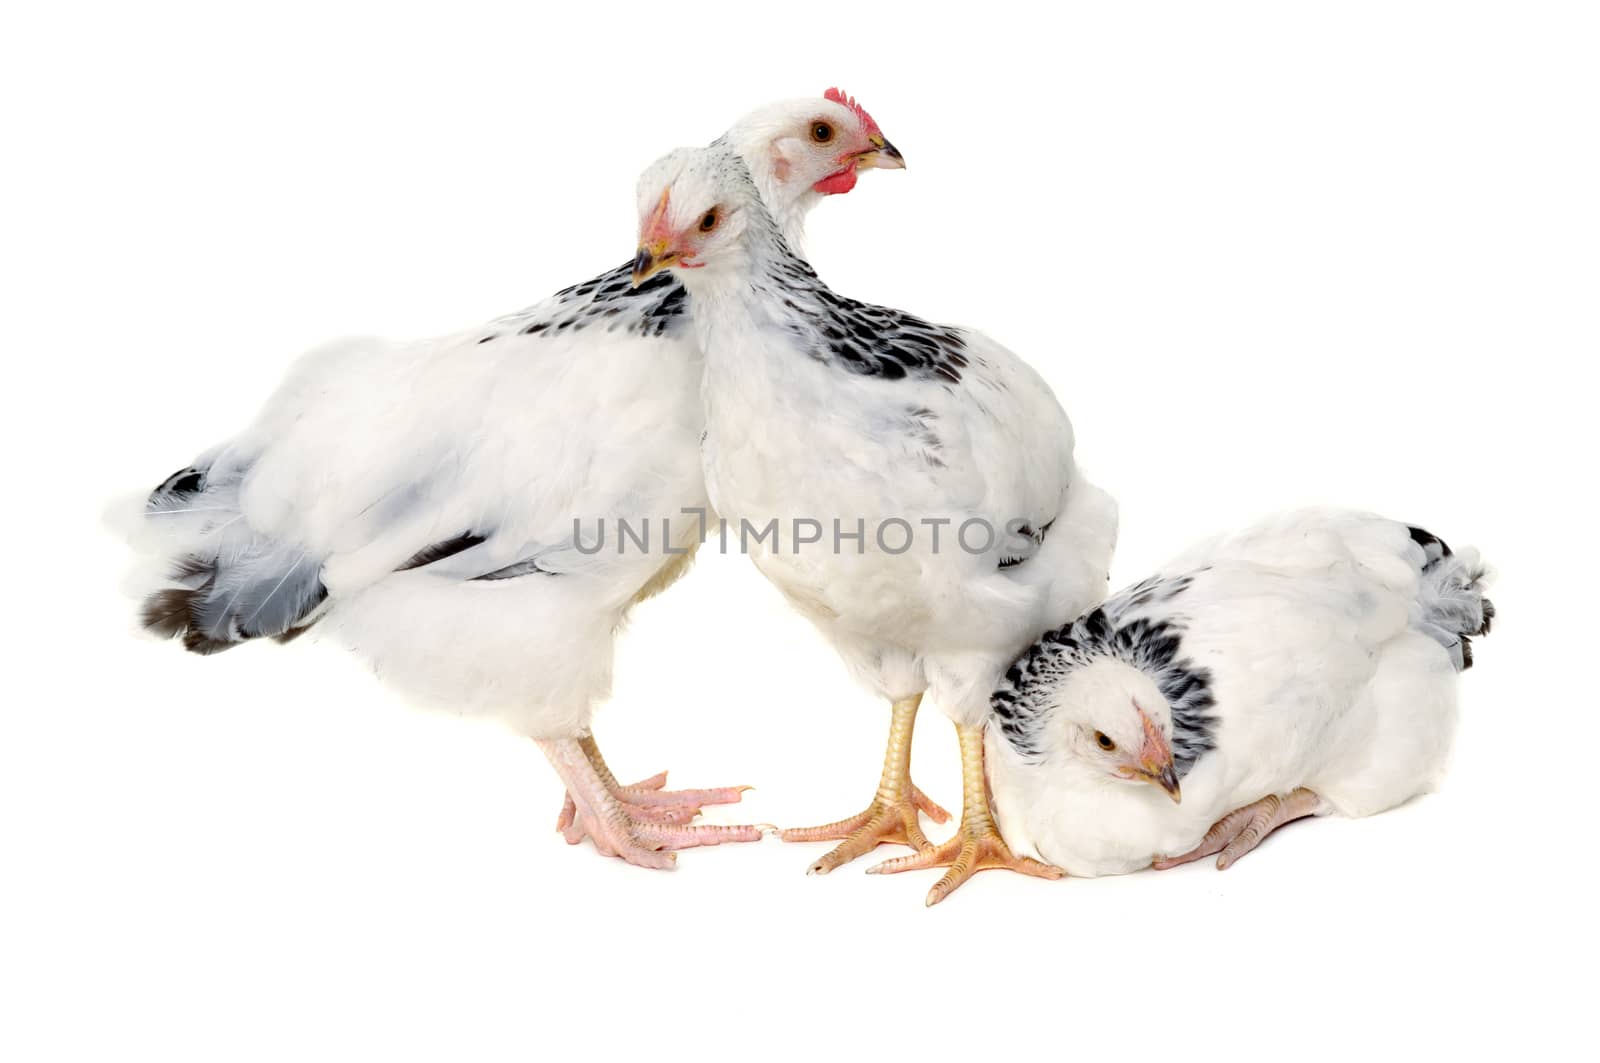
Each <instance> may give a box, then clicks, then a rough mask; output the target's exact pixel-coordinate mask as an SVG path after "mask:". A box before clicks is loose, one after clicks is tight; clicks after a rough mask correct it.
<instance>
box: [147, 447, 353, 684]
mask: <svg viewBox="0 0 1600 1063" xmlns="http://www.w3.org/2000/svg"><path fill="white" fill-rule="evenodd" d="M209 473H210V470H208V469H206V468H204V467H199V466H191V467H189V468H185V469H180V470H179V471H178V472H176V473H174V474H172V475H171V476H169V477H167V479H166V480H164V481H163V482H162V483H161V485H160V486H158V487H157V488H156V489H155V490H154V491H152V492H151V493H150V496H149V499H148V501H147V502H146V505H145V520H146V522H147V523H152V524H154V525H155V526H156V532H157V540H158V542H159V543H160V544H161V548H160V553H161V555H162V557H163V559H164V560H163V561H162V564H163V566H164V571H163V572H162V577H163V579H162V585H161V586H160V587H159V588H158V589H156V590H154V591H152V592H151V593H149V594H148V595H147V596H146V597H145V599H144V603H143V606H142V608H141V609H140V613H139V619H140V622H141V623H142V624H143V626H144V627H145V628H146V629H147V630H149V631H150V632H152V633H154V634H156V635H160V636H161V637H163V638H176V639H180V640H181V641H182V642H183V645H184V648H185V649H188V650H190V651H191V652H193V653H202V654H208V653H219V652H221V651H222V650H226V649H229V648H231V647H233V646H236V645H238V644H239V643H241V642H247V641H249V640H251V639H256V638H277V639H287V638H292V637H294V636H295V635H298V634H300V633H301V632H303V631H304V630H305V628H307V627H309V626H310V624H311V623H314V622H315V617H314V615H313V614H314V613H316V611H317V610H318V608H319V607H320V606H321V605H322V604H323V602H324V601H326V600H327V597H328V591H327V588H326V587H324V586H323V584H322V560H321V558H318V557H314V556H311V555H310V554H308V553H307V552H306V551H305V550H303V549H301V548H299V547H297V546H296V545H294V544H292V543H283V542H279V541H277V540H275V539H273V538H271V537H269V536H266V535H263V534H261V533H260V532H258V531H256V530H255V529H253V528H251V527H250V526H249V524H248V523H247V522H246V521H245V519H244V514H243V513H242V512H241V511H240V508H239V483H240V480H241V479H242V471H241V473H240V474H235V475H233V476H230V477H227V478H226V479H224V480H222V481H221V482H214V481H213V480H212V479H211V477H210V474H209Z"/></svg>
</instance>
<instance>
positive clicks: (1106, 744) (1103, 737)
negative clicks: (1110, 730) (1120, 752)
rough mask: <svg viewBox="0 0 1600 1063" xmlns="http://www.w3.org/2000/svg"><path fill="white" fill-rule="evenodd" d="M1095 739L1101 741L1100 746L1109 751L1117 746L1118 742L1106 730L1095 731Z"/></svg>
mask: <svg viewBox="0 0 1600 1063" xmlns="http://www.w3.org/2000/svg"><path fill="white" fill-rule="evenodd" d="M1094 740H1095V741H1096V742H1099V743H1100V748H1101V749H1104V750H1105V751H1106V752H1108V753H1109V752H1110V751H1111V750H1113V749H1116V748H1117V744H1116V743H1115V742H1113V741H1112V740H1111V736H1110V735H1108V734H1106V733H1105V732H1104V731H1096V732H1095V733H1094Z"/></svg>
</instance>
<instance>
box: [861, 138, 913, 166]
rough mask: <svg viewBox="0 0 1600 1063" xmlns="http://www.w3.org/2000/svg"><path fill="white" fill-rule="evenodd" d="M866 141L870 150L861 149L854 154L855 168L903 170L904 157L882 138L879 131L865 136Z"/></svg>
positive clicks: (904, 164) (897, 149)
mask: <svg viewBox="0 0 1600 1063" xmlns="http://www.w3.org/2000/svg"><path fill="white" fill-rule="evenodd" d="M867 143H869V144H871V145H872V150H871V151H863V152H862V153H861V154H860V155H857V156H856V169H858V170H904V169H905V168H906V157H905V156H904V155H902V154H900V149H899V148H897V147H895V146H894V145H893V144H891V143H889V142H888V141H887V140H885V139H884V137H883V135H882V134H881V133H874V134H872V136H870V137H868V138H867Z"/></svg>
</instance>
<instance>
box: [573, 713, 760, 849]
mask: <svg viewBox="0 0 1600 1063" xmlns="http://www.w3.org/2000/svg"><path fill="white" fill-rule="evenodd" d="M578 748H579V749H581V750H583V755H584V756H585V757H587V758H588V759H589V763H590V764H591V765H593V766H594V770H595V774H596V775H598V776H599V777H600V781H601V782H603V783H605V786H606V789H607V790H610V791H611V796H613V797H615V798H616V799H617V800H618V801H620V802H621V803H622V804H623V805H624V806H625V810H626V811H627V812H628V814H629V815H631V816H634V817H635V818H637V819H643V820H649V821H651V822H655V823H688V822H689V821H690V820H692V819H694V817H695V816H697V815H699V814H700V808H701V806H702V805H731V804H736V803H737V802H738V801H739V799H740V797H741V796H742V795H743V794H744V792H745V791H746V790H748V789H750V787H748V786H722V787H717V788H715V789H711V790H668V789H666V788H665V787H666V785H667V773H666V772H664V771H663V772H657V773H656V774H655V775H652V776H650V778H648V779H642V780H640V781H639V782H636V783H632V784H630V785H628V786H624V785H622V784H621V783H619V782H617V777H616V776H615V775H613V774H611V769H610V768H609V767H608V766H607V765H606V759H605V757H602V756H601V755H600V746H599V745H598V744H597V743H596V742H595V740H594V737H593V736H592V735H585V736H584V737H582V738H580V739H578ZM576 818H577V805H576V804H574V802H573V800H572V795H571V794H570V793H569V794H567V796H566V800H565V801H564V802H562V805H561V815H560V817H559V818H558V819H557V820H556V830H558V831H560V832H561V833H562V834H563V835H565V836H566V839H567V841H568V843H570V844H573V845H576V844H577V843H578V842H579V841H581V840H582V839H583V832H582V830H581V829H580V830H578V832H577V834H576V835H574V834H573V828H574V824H575V822H576Z"/></svg>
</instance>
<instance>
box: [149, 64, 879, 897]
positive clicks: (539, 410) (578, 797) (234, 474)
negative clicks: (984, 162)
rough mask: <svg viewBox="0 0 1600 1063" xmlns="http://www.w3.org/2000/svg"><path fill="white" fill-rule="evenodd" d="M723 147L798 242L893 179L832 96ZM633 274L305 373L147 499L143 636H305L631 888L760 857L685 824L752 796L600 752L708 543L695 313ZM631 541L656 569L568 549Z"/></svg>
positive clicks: (795, 108)
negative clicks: (495, 726) (807, 227)
mask: <svg viewBox="0 0 1600 1063" xmlns="http://www.w3.org/2000/svg"><path fill="white" fill-rule="evenodd" d="M717 143H718V144H721V145H724V146H726V148H727V150H730V151H736V152H738V153H740V154H741V155H742V156H743V157H744V158H747V159H748V160H749V162H750V166H751V168H752V171H753V173H754V174H755V175H756V180H757V181H758V182H759V184H760V189H761V192H760V194H761V195H763V196H766V197H768V202H770V203H771V205H772V208H773V210H774V211H775V212H776V213H777V215H778V217H780V218H781V219H782V225H783V227H784V230H785V232H786V233H787V234H788V236H789V237H790V238H791V239H798V238H799V235H800V230H801V223H802V220H803V218H804V216H805V214H806V212H807V211H808V210H809V209H810V208H811V207H812V206H813V205H814V204H815V203H816V202H818V201H819V200H820V199H821V198H822V197H823V196H825V195H829V194H835V193H840V192H847V191H849V190H850V189H851V187H853V186H854V184H855V181H856V175H857V172H858V171H860V170H864V169H869V168H872V167H884V168H898V167H901V166H903V160H902V159H901V157H900V154H899V152H898V151H896V150H895V148H894V146H893V145H892V144H890V143H889V142H888V141H887V140H886V139H884V137H883V134H882V132H881V131H880V130H879V129H878V128H877V126H876V124H875V123H872V122H871V121H870V120H868V119H866V117H865V112H864V111H862V110H861V109H860V108H859V107H855V106H852V105H851V103H850V101H849V98H848V97H846V96H845V95H844V94H843V93H841V92H839V91H838V90H836V89H830V90H829V91H828V93H827V94H826V95H825V98H823V99H803V100H789V101H785V102H782V103H776V104H772V105H769V106H767V107H763V108H761V109H760V110H758V111H755V112H753V113H752V114H750V115H748V116H746V117H745V118H744V119H742V120H741V121H740V122H739V123H738V124H736V125H735V126H734V127H733V128H732V129H730V130H729V131H728V132H727V134H725V135H724V136H723V137H722V138H720V139H719V140H718V141H717ZM629 270H630V267H629V265H626V264H625V265H623V266H621V267H618V268H616V269H612V270H610V271H608V272H606V273H602V274H601V275H599V276H598V277H595V278H593V279H592V280H588V281H585V282H583V283H581V284H577V285H573V286H572V287H570V288H567V289H565V290H563V291H561V292H558V293H557V294H556V295H554V296H552V297H550V298H549V299H546V300H544V301H543V302H541V303H539V304H537V305H535V306H533V307H531V308H530V309H528V310H525V311H522V312H521V313H517V314H512V315H510V316H508V317H505V318H501V319H499V320H497V321H493V322H491V323H489V324H488V325H485V326H481V327H477V328H472V329H468V330H466V331H464V332H459V333H456V334H454V335H450V336H444V337H441V338H436V339H428V340H422V341H418V342H411V343H390V342H385V341H380V340H355V341H345V342H340V343H335V344H332V345H329V346H327V347H324V348H322V349H320V350H317V351H313V352H312V353H310V354H308V355H307V356H305V357H304V358H303V359H302V360H301V361H300V362H299V363H298V364H297V365H296V366H295V367H294V369H293V370H292V371H291V372H290V374H289V376H288V378H287V380H286V381H285V382H284V383H283V384H282V386H281V387H280V388H279V389H278V391H277V393H276V394H275V395H273V396H272V398H271V399H269V400H268V402H267V403H266V405H265V407H264V408H263V409H262V410H261V412H260V413H259V415H258V416H257V417H256V419H255V421H254V423H253V424H251V425H250V426H249V427H248V428H246V429H245V430H244V431H243V432H242V433H241V434H239V435H238V436H236V437H234V438H232V439H230V440H228V441H227V442H225V443H223V444H222V445H221V446H218V447H215V448H214V449H212V450H210V451H208V452H207V453H206V454H204V455H203V456H202V457H201V458H200V459H199V460H197V461H195V462H194V463H193V464H192V465H190V466H188V467H186V468H184V469H181V470H179V471H178V472H176V473H174V474H173V475H171V476H170V477H168V478H167V480H166V481H165V482H164V483H162V484H161V485H160V486H159V487H158V488H156V490H155V491H154V492H153V493H152V494H151V495H150V496H149V499H148V503H147V505H146V507H145V513H144V516H143V519H142V521H141V522H140V524H141V528H140V532H139V534H138V536H137V537H136V541H137V544H138V545H139V547H140V548H141V549H142V551H143V558H142V562H143V566H144V568H145V570H146V572H147V573H148V575H149V577H150V579H149V582H150V583H151V584H152V588H151V590H150V591H149V593H148V596H147V597H146V599H145V604H144V608H143V613H142V617H143V622H144V624H145V626H146V627H147V628H149V629H150V630H151V631H153V632H155V633H157V634H160V635H163V636H171V637H175V638H179V639H181V640H182V642H183V644H184V646H185V647H186V648H188V649H189V650H192V651H194V652H196V653H213V652H216V651H219V650H225V649H228V648H230V647H232V646H235V645H237V644H239V643H241V642H246V641H250V640H252V639H260V638H275V639H278V640H280V641H288V640H290V639H293V638H295V637H297V636H299V635H300V634H301V633H302V632H304V631H306V630H307V629H309V628H312V627H313V626H314V627H315V628H316V629H317V631H318V632H320V633H325V634H326V635H327V636H329V637H331V638H333V639H336V640H337V641H338V642H340V643H342V644H343V645H344V646H346V647H348V648H349V649H350V650H351V651H352V652H354V653H356V654H358V655H360V656H361V657H363V658H365V659H366V660H367V661H368V662H370V664H371V665H372V667H373V668H374V669H375V670H376V671H377V672H379V673H380V675H381V676H382V678H383V679H384V680H385V681H387V682H388V683H389V684H390V685H392V686H393V687H395V688H396V689H398V690H399V691H401V692H402V693H404V694H406V695H408V696H410V697H412V698H414V699H416V700H418V701H421V702H423V703H428V704H435V705H439V706H442V707H446V708H448V709H450V710H452V711H455V712H458V713H463V714H479V715H487V716H490V717H494V718H497V719H498V720H500V721H502V722H503V723H505V724H506V725H507V726H509V727H511V728H512V729H514V730H515V731H516V732H518V733H519V734H523V735H526V736H529V737H531V738H534V739H536V740H537V741H538V742H539V744H540V746H541V747H542V748H543V750H544V752H545V754H546V755H547V757H548V759H549V760H550V763H551V764H552V765H553V766H554V767H555V770H556V771H557V773H558V774H559V775H560V776H561V778H562V780H563V782H564V783H565V785H566V787H567V792H568V799H569V800H568V805H567V807H566V808H565V809H564V810H563V813H562V815H561V818H560V822H559V824H558V826H559V828H560V829H561V830H563V832H564V833H565V835H566V837H567V840H568V841H569V842H576V841H578V840H579V839H580V838H581V837H583V836H584V835H585V834H587V835H588V836H589V837H591V838H592V839H593V841H594V843H595V845H596V847H597V848H598V849H599V850H600V851H601V852H603V853H607V854H611V855H616V856H620V857H622V858H623V859H625V860H627V861H629V862H630V863H634V864H639V865H642V866H646V867H670V866H672V864H673V861H674V859H675V857H674V855H673V854H672V852H671V850H673V849H676V848H681V847H686V846H695V845H708V844H717V843H718V842H722V841H736V840H737V841H747V840H755V839H757V838H758V837H760V834H759V832H758V831H756V830H755V829H754V828H751V827H718V826H693V825H688V824H687V822H686V821H687V820H689V819H691V818H693V816H694V815H695V814H696V813H697V812H698V810H699V808H700V806H702V805H704V804H708V803H721V802H731V801H737V800H738V799H739V793H740V788H719V789H714V790H696V791H678V792H670V791H665V790H664V789H663V786H664V782H665V780H664V778H662V777H656V778H653V779H650V780H646V781H645V782H643V783H640V784H637V785H634V786H622V785H620V784H619V783H617V781H616V779H615V778H614V777H613V776H612V774H611V772H610V770H609V769H608V768H607V766H606V765H605V763H604V761H603V759H602V758H601V757H600V755H599V750H598V747H597V746H596V745H595V744H594V741H593V738H592V736H591V735H590V719H591V715H592V713H593V710H594V707H595V705H596V703H597V702H599V701H600V700H602V699H603V698H604V697H605V695H606V694H607V692H608V689H609V684H610V678H611V666H612V652H613V650H612V642H613V633H614V632H615V631H616V629H617V627H618V626H619V624H620V623H621V622H622V620H623V618H624V616H625V614H626V613H627V612H628V610H629V608H630V607H631V606H632V605H633V604H634V603H636V602H638V601H639V600H641V599H642V598H644V597H647V596H648V595H650V594H653V593H655V592H657V591H659V590H661V589H662V588H663V587H665V586H667V585H668V584H670V583H671V582H672V581H673V580H674V579H675V578H677V577H678V576H679V575H681V574H682V572H683V571H684V570H685V569H686V568H687V567H688V564H689V561H690V558H691V557H692V554H693V551H694V548H695V547H696V546H697V545H698V526H697V523H696V521H695V520H693V519H691V518H689V517H686V516H684V515H683V512H682V511H683V510H685V509H694V508H703V507H704V506H705V489H704V482H703V479H702V476H701V472H700V460H699V440H700V433H701V430H702V426H703V418H702V415H701V404H700V399H699V387H700V377H701V363H702V359H701V356H700V352H699V348H698V346H697V343H696V341H695V339H694V337H693V335H692V333H691V331H690V329H689V327H688V321H687V317H686V312H685V309H686V306H685V304H686V299H685V293H684V290H683V289H682V288H681V287H679V286H678V285H676V284H674V283H672V282H671V280H670V278H667V277H661V278H658V279H657V280H656V281H655V282H653V283H651V284H647V285H643V286H634V285H632V284H630V281H629ZM184 401H192V399H191V398H190V397H189V396H184V397H182V398H180V399H176V400H175V402H174V410H172V411H170V412H169V414H168V415H169V416H181V415H182V403H183V402H184ZM623 520H626V521H629V522H630V523H631V526H632V527H633V528H634V529H639V528H641V527H643V528H645V529H646V535H647V536H648V535H649V534H650V531H651V530H652V529H653V530H654V532H655V533H656V534H655V538H654V540H653V543H654V545H653V548H651V547H646V548H642V549H637V550H628V551H621V550H619V549H600V548H599V547H598V546H597V545H596V544H593V543H592V542H586V541H585V540H584V539H583V538H581V537H580V528H581V527H592V525H590V524H589V523H588V522H591V521H618V522H620V521H623Z"/></svg>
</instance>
